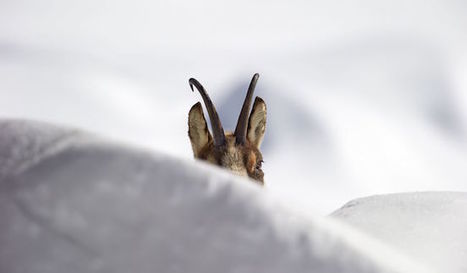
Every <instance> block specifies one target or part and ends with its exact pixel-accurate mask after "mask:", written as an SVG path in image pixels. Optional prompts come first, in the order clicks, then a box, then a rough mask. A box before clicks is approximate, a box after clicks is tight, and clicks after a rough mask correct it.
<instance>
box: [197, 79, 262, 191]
mask: <svg viewBox="0 0 467 273" xmlns="http://www.w3.org/2000/svg"><path fill="white" fill-rule="evenodd" d="M258 78H259V74H257V73H256V74H255V75H254V76H253V78H252V79H251V82H250V86H249V87H248V91H247V94H246V97H245V101H244V102H243V106H242V110H241V111H240V115H239V117H238V121H237V126H236V128H235V131H234V132H233V133H232V132H227V133H224V129H223V128H222V124H221V121H220V119H219V116H218V114H217V111H216V108H215V107H214V105H213V103H212V101H211V99H210V98H209V95H208V94H207V92H206V90H205V89H204V87H203V86H202V85H201V84H200V83H199V82H198V81H197V80H196V79H193V78H191V79H190V80H189V81H188V82H189V84H190V88H191V90H192V91H193V92H194V89H193V86H195V87H196V89H197V90H198V91H199V93H200V94H201V97H202V98H203V101H204V105H205V107H206V108H207V111H208V115H209V119H210V120H211V128H212V133H213V135H211V133H210V132H209V129H208V126H207V123H206V119H205V118H204V114H203V108H202V106H201V103H200V102H198V103H196V104H195V105H193V107H191V109H190V112H189V114H188V136H189V137H190V142H191V147H192V149H193V154H194V157H195V158H198V159H201V160H205V161H208V162H210V163H212V164H214V165H218V166H221V167H223V168H226V169H229V170H230V171H232V172H233V173H235V174H238V175H242V176H249V177H250V178H252V179H254V180H255V181H256V182H257V183H259V184H260V185H264V173H263V170H262V169H261V167H262V163H263V156H262V154H261V152H260V150H259V148H260V145H261V142H262V140H263V137H264V132H265V129H266V103H265V102H264V101H263V99H261V98H260V97H256V98H255V102H254V103H253V108H252V110H251V113H250V115H248V112H249V109H250V105H251V99H252V97H253V92H254V89H255V86H256V82H257V81H258Z"/></svg>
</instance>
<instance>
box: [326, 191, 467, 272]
mask: <svg viewBox="0 0 467 273" xmlns="http://www.w3.org/2000/svg"><path fill="white" fill-rule="evenodd" d="M332 216H333V217H334V218H337V219H339V220H342V221H343V222H345V223H348V224H351V225H352V226H354V227H356V228H358V229H360V230H361V231H363V232H365V233H366V234H369V235H372V236H374V237H375V238H378V239H379V240H381V241H382V242H384V243H385V244H388V245H391V246H393V247H395V248H396V249H398V251H399V253H400V254H404V255H407V256H409V257H412V258H413V259H415V260H417V261H420V262H423V263H424V264H426V265H429V267H430V268H432V269H434V270H436V271H437V272H452V273H463V272H467V244H466V243H467V232H466V230H467V193H454V192H419V193H403V194H390V195H382V196H372V197H367V198H361V199H357V200H354V201H351V202H349V203H347V204H346V205H345V206H343V207H342V208H341V209H339V210H337V211H335V212H334V213H333V214H332Z"/></svg>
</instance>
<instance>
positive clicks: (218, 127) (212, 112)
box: [188, 78, 225, 146]
mask: <svg viewBox="0 0 467 273" xmlns="http://www.w3.org/2000/svg"><path fill="white" fill-rule="evenodd" d="M188 83H189V84H190V88H191V91H193V92H194V90H193V85H194V86H195V87H196V89H198V91H199V93H200V94H201V97H202V98H203V101H204V105H205V106H206V108H207V109H208V114H209V119H210V120H211V127H212V133H213V137H214V145H215V146H222V145H224V144H225V135H224V128H222V124H221V120H220V119H219V115H218V114H217V111H216V108H215V107H214V105H213V103H212V101H211V98H209V95H208V93H206V90H205V89H204V87H203V86H202V85H201V84H200V83H199V82H198V81H197V80H196V79H193V78H191V79H190V80H188Z"/></svg>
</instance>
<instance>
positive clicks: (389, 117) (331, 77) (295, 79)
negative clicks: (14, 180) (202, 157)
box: [0, 0, 467, 214]
mask: <svg viewBox="0 0 467 273" xmlns="http://www.w3.org/2000/svg"><path fill="white" fill-rule="evenodd" d="M466 14H467V2H465V1H460V0H444V1H441V0H433V1H421V0H420V1H417V0H414V1H403V0H393V1H369V0H368V1H367V0H362V1H304V0H291V1H276V0H272V1H271V0H270V1H261V0H258V1H245V0H239V1H234V2H219V1H213V0H206V1H146V0H133V1H119V0H117V1H107V0H92V1H91V0H82V1H62V0H43V1H33V0H14V1H13V0H2V1H0V117H1V118H26V119H34V120H42V121H48V122H53V123H58V124H61V125H66V126H72V127H78V128H82V129H85V130H88V131H91V132H94V133H97V134H99V135H102V136H105V137H107V138H110V139H112V140H117V141H120V142H123V143H129V144H130V145H136V146H139V147H143V148H146V149H150V150H153V151H162V152H163V153H166V154H170V155H173V156H176V157H180V158H185V159H186V160H193V159H192V151H191V146H190V143H189V139H188V136H187V115H188V110H189V109H190V107H191V106H192V105H193V104H194V103H196V102H197V101H200V100H201V98H200V96H199V94H198V93H193V92H191V91H190V89H189V86H188V79H189V78H190V77H195V78H197V79H198V80H199V81H200V82H201V83H203V85H204V86H205V87H206V89H207V90H208V92H209V94H210V96H211V98H212V100H213V101H214V103H215V104H216V105H217V108H218V111H219V112H220V115H221V119H222V121H223V124H224V128H226V129H234V126H235V122H236V119H237V116H238V113H239V111H240V108H241V103H242V101H243V98H244V95H245V92H246V89H247V86H248V84H249V81H250V79H251V77H252V75H253V74H254V73H255V72H258V73H260V75H261V77H260V80H259V82H258V85H257V90H256V95H259V96H261V97H262V98H263V99H264V100H265V101H266V103H267V105H268V124H267V129H266V136H265V141H264V143H263V149H262V150H263V155H264V158H265V163H264V171H265V173H266V176H265V180H266V185H267V186H266V188H267V190H268V191H270V192H271V193H273V194H274V195H277V196H278V197H279V198H281V199H282V200H284V202H285V203H289V204H293V205H294V206H299V207H301V208H303V209H306V210H310V211H315V212H318V213H321V214H328V213H330V212H332V211H333V210H335V209H337V208H339V207H340V206H342V205H343V204H344V203H345V202H347V201H349V200H351V199H354V198H358V197H363V196H368V195H374V194H383V193H393V192H404V191H430V190H444V191H467V16H466Z"/></svg>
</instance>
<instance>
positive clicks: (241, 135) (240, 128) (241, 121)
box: [235, 73, 259, 144]
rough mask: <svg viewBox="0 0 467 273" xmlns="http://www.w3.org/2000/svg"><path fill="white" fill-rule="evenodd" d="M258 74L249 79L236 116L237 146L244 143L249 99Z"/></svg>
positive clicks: (251, 96)
mask: <svg viewBox="0 0 467 273" xmlns="http://www.w3.org/2000/svg"><path fill="white" fill-rule="evenodd" d="M258 78H259V74H258V73H256V74H255V75H253V78H252V79H251V82H250V86H249V87H248V92H247V93H246V97H245V101H244V102H243V106H242V110H241V111H240V115H239V116H238V121H237V127H236V128H235V140H236V142H237V143H238V144H243V143H245V141H246V133H247V132H246V131H247V128H248V112H249V111H250V104H251V99H252V98H253V92H254V91H255V87H256V82H257V81H258Z"/></svg>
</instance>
